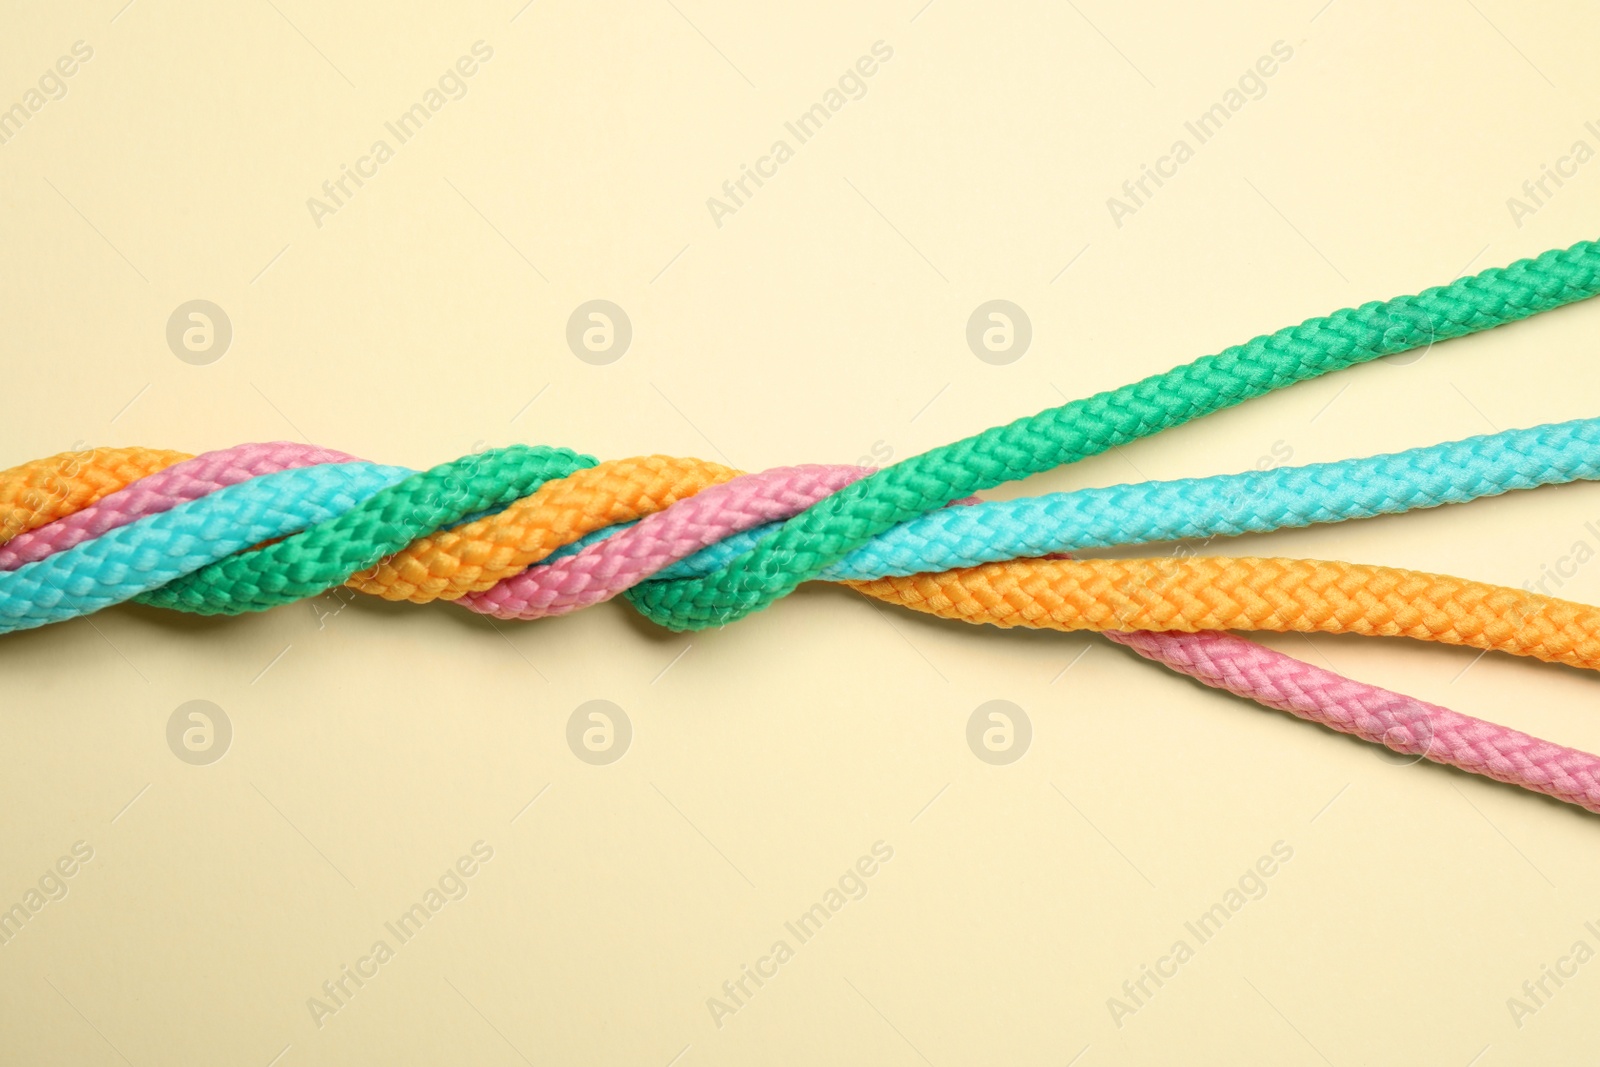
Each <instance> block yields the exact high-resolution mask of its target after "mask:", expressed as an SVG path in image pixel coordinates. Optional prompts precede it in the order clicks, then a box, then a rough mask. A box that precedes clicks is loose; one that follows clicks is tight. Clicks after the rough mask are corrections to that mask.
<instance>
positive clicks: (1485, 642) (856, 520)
mask: <svg viewBox="0 0 1600 1067" xmlns="http://www.w3.org/2000/svg"><path fill="white" fill-rule="evenodd" d="M1597 292H1600V247H1597V246H1596V245H1595V244H1593V243H1591V242H1583V243H1580V244H1578V245H1575V246H1573V247H1572V248H1570V249H1566V250H1563V251H1554V252H1548V253H1545V254H1544V255H1542V256H1540V257H1538V258H1537V259H1533V260H1524V261H1521V262H1519V263H1516V264H1513V265H1511V266H1510V267H1505V268H1493V269H1491V270H1488V271H1484V272H1483V273H1481V274H1479V275H1476V276H1474V277H1471V278H1464V279H1460V280H1458V281H1456V282H1454V283H1452V284H1450V285H1448V286H1443V287H1438V288H1435V289H1430V290H1427V291H1425V292H1423V293H1422V294H1420V295H1418V296H1413V297H1401V298H1398V299H1396V300H1391V301H1387V302H1382V303H1377V302H1375V303H1371V304H1367V305H1363V306H1362V307H1360V308H1356V309H1348V310H1345V311H1340V312H1336V313H1335V314H1333V315H1330V316H1326V317H1323V318H1317V319H1311V320H1308V321H1307V322H1305V323H1303V324H1301V325H1300V326H1298V327H1294V328H1292V329H1288V330H1283V331H1279V332H1278V333H1275V334H1271V335H1266V336H1263V337H1258V338H1256V339H1255V340H1253V341H1251V342H1248V343H1247V344H1245V345H1241V346H1236V347H1235V348H1231V349H1228V350H1226V351H1224V352H1222V353H1220V354H1218V355H1216V356H1208V357H1205V358H1203V359H1200V360H1197V361H1195V362H1193V363H1191V364H1188V365H1185V366H1182V367H1179V368H1176V369H1175V370H1172V371H1169V372H1167V373H1165V374H1160V375H1155V376H1153V377H1151V378H1148V379H1146V380H1145V381H1143V382H1139V383H1136V384H1134V385H1131V386H1126V387H1124V388H1122V389H1117V390H1112V391H1109V392H1105V393H1101V394H1098V395H1097V396H1094V397H1091V398H1088V399H1086V400H1081V401H1074V402H1072V403H1068V404H1066V405H1063V406H1061V407H1059V408H1055V409H1051V410H1049V411H1045V412H1042V413H1040V414H1038V415H1035V416H1031V417H1028V418H1024V419H1020V420H1018V421H1016V422H1014V423H1011V424H1010V425H1008V426H1003V427H997V428H995V429H992V430H989V431H986V432H984V433H982V434H979V435H976V436H974V437H971V438H968V439H966V440H964V441H960V442H956V443H955V444H952V445H947V446H944V447H942V448H939V449H935V450H933V451H932V452H929V453H926V454H924V455H922V456H918V457H915V458H913V459H911V460H908V461H905V462H903V463H900V464H897V465H896V466H894V467H891V468H888V469H886V470H883V471H878V472H868V471H865V470H863V469H860V468H840V467H802V468H785V469H781V470H778V471H772V472H767V473H766V474H764V475H753V476H744V477H740V476H739V472H736V471H732V470H730V469H728V468H726V467H721V466H718V465H716V464H710V463H706V462H704V461H701V460H693V459H677V458H673V457H666V456H647V457H642V458H637V459H631V460H619V461H611V462H607V463H597V462H596V461H595V460H594V459H592V458H590V457H587V456H581V455H578V454H577V453H574V452H570V451H568V450H566V449H556V448H544V447H537V448H536V447H528V446H512V447H510V448H505V449H496V450H491V451H490V452H486V453H484V454H482V455H477V456H472V457H467V458H464V459H462V460H458V461H455V462H453V463H447V464H444V465H441V466H439V467H436V468H433V469H432V470H430V471H427V472H424V473H420V474H419V473H416V472H413V471H409V470H406V469H405V468H399V467H385V466H380V465H376V464H371V463H365V462H362V461H358V460H354V459H353V458H352V457H349V456H346V455H344V454H342V453H334V452H328V451H324V450H317V449H312V448H303V447H301V446H289V445H281V444H280V445H262V446H243V447H241V448H240V449H234V450H224V451H223V452H220V453H209V454H207V455H206V456H201V457H189V456H187V455H186V454H184V453H178V452H166V451H156V450H146V449H95V450H90V451H87V452H81V453H63V454H62V455H60V456H56V457H51V458H50V459H47V460H41V461H36V462H34V463H29V464H24V465H22V466H21V467H18V468H14V469H13V470H11V471H9V472H5V473H4V474H0V630H4V629H22V628H26V627H29V626H37V625H42V624H44V623H47V622H52V621H58V620H60V619H64V618H70V617H73V616H74V615H81V614H87V613H88V612H91V611H94V610H98V609H99V608H100V607H103V606H106V605H107V604H110V603H115V602H117V601H119V600H125V599H128V598H130V597H132V598H136V599H138V600H140V601H142V602H145V603H149V604H155V605H159V606H164V607H171V608H177V609H180V610H186V611H193V612H198V613H203V614H210V613H237V612H241V611H253V610H263V609H265V608H269V607H272V606H275V605H278V604H282V603H287V602H290V601H293V600H296V599H300V598H302V597H306V596H311V595H315V594H317V593H320V592H322V591H323V590H324V589H326V588H328V587H329V586H331V585H333V584H336V583H338V582H340V581H344V582H345V583H346V584H348V585H350V586H352V587H353V588H356V589H358V590H361V591H363V592H368V593H372V594H375V595H378V596H382V597H385V598H388V599H408V600H412V601H415V602H426V601H428V600H432V599H439V598H443V599H459V600H462V601H463V603H464V604H465V605H466V606H468V607H471V608H473V609H474V610H478V611H484V612H489V613H493V614H510V615H516V616H518V617H534V616H537V615H540V614H553V613H558V612H561V611H568V610H573V609H575V608H576V607H581V606H583V605H585V604H589V603H594V602H596V601H598V600H603V599H605V598H606V597H608V596H612V595H615V594H616V593H617V592H619V591H624V590H625V591H626V592H627V595H628V596H629V598H630V599H631V600H632V601H633V603H634V604H635V606H636V607H638V608H639V609H640V610H641V611H642V612H643V613H644V614H646V615H647V616H648V617H650V618H652V619H655V620H656V621H658V622H660V623H661V624H663V625H666V626H670V627H673V628H679V629H692V628H700V627H704V626H710V625H719V624H722V623H725V622H728V621H731V620H733V619H736V618H739V617H741V616H742V615H744V614H748V613H749V612H750V611H753V610H756V609H758V608H760V607H762V606H765V605H766V604H767V603H770V602H771V601H772V600H774V599H776V598H778V597H781V596H783V595H785V594H786V593H787V592H788V591H790V590H792V589H793V588H794V587H795V586H797V585H798V584H799V583H800V582H802V581H804V580H806V579H808V578H810V577H814V576H817V575H828V576H830V577H835V578H839V579H843V580H844V581H845V583H846V584H847V585H850V586H852V587H854V588H856V589H858V590H859V591H861V592H864V593H866V594H867V595H870V596H874V597H877V598H879V599H881V600H885V601H887V602H891V603H896V604H901V605H903V606H906V607H910V608H913V609H915V610H920V611H925V612H930V613H933V614H937V615H941V616H945V617H949V618H958V619H962V620H965V621H969V622H989V623H994V624H996V625H1002V626H1011V625H1018V624H1025V625H1030V626H1040V627H1047V628H1055V629H1064V630H1066V629H1098V630H1103V631H1109V632H1110V635H1111V636H1112V637H1113V639H1114V640H1119V641H1122V642H1123V643H1126V644H1130V645H1131V646H1132V647H1134V648H1135V650H1136V651H1138V652H1139V653H1140V654H1141V655H1144V656H1147V657H1148V658H1153V659H1156V660H1158V661H1160V662H1162V663H1164V664H1166V665H1168V666H1169V667H1171V668H1172V669H1174V670H1178V671H1181V672H1183V673H1187V674H1189V675H1191V676H1193V677H1196V678H1198V679H1200V680H1201V681H1204V682H1206V684H1209V685H1215V686H1219V687H1222V688H1228V689H1230V690H1231V691H1234V692H1239V693H1241V694H1244V695H1249V696H1252V697H1253V698H1254V699H1257V700H1259V701H1260V702H1262V703H1264V704H1267V705H1268V706H1272V707H1279V708H1283V709H1284V710H1289V711H1291V712H1293V713H1295V714H1299V715H1302V716H1303V717H1308V718H1312V719H1315V720H1316V721H1319V722H1323V723H1325V724H1327V725H1329V726H1332V727H1333V728H1336V729H1341V730H1345V731H1346V732H1351V733H1355V734H1357V735H1359V736H1367V737H1369V738H1370V739H1375V740H1380V741H1382V742H1383V743H1387V744H1390V745H1391V747H1396V748H1397V749H1398V750H1400V751H1416V752H1417V753H1418V754H1424V755H1427V756H1428V757H1429V758H1433V759H1438V760H1440V761H1441V762H1449V763H1451V764H1452V765H1455V766H1461V767H1463V768H1464V769H1468V770H1474V772H1475V773H1486V774H1490V775H1491V776H1494V777H1499V778H1501V780H1505V781H1514V782H1516V783H1517V784H1521V785H1525V786H1527V787H1528V788H1534V789H1539V790H1541V791H1543V792H1547V793H1550V794H1551V795H1557V796H1561V797H1562V798H1563V799H1567V800H1571V801H1572V802H1574V803H1579V804H1583V805H1584V806H1586V807H1591V808H1593V806H1594V803H1595V793H1594V785H1595V765H1596V763H1597V762H1600V761H1596V758H1595V757H1592V756H1587V755H1585V754H1582V753H1574V752H1573V751H1572V750H1569V749H1562V748H1560V747H1559V746H1551V745H1547V743H1545V742H1540V741H1538V740H1537V739H1533V738H1528V737H1527V736H1526V735H1522V734H1517V733H1516V732H1515V731H1505V730H1502V729H1500V728H1498V727H1493V726H1491V725H1489V724H1485V723H1480V722H1478V721H1477V720H1473V719H1470V718H1468V717H1465V716H1458V715H1456V714H1455V713H1453V712H1448V711H1446V710H1445V709H1440V708H1436V707H1434V706H1432V705H1425V704H1422V703H1421V702H1417V701H1412V700H1410V698H1406V697H1402V696H1400V695H1398V694H1391V693H1387V692H1386V691H1384V690H1378V689H1375V688H1373V687H1369V686H1362V685H1361V684H1360V683H1355V682H1350V681H1348V680H1345V679H1340V678H1338V677H1337V676H1335V675H1327V673H1326V672H1317V670H1316V669H1315V668H1312V667H1310V666H1309V665H1306V664H1300V663H1298V661H1294V660H1292V659H1289V658H1288V657H1283V656H1281V655H1279V654H1277V653H1273V652H1271V651H1270V650H1266V649H1261V648H1259V647H1258V646H1254V645H1251V644H1249V643H1248V642H1244V641H1243V640H1242V639H1239V638H1234V637H1230V636H1227V635H1221V634H1216V633H1210V632H1199V633H1191V632H1188V631H1212V630H1217V629H1246V630H1248V629H1272V630H1300V631H1311V630H1319V631H1326V632H1355V633H1366V634H1375V635H1406V636H1411V637H1416V638H1421V639H1425V640H1436V641H1443V642H1446V643H1452V644H1465V645H1472V646H1474V647H1479V648H1484V649H1499V650H1503V651H1508V652H1512V653H1515V654H1518V655H1528V656H1535V657H1537V658H1541V659H1545V660H1548V661H1552V662H1557V663H1565V664H1570V665H1574V666H1581V667H1587V668H1600V609H1595V608H1591V607H1588V606H1586V605H1581V604H1573V603H1570V602H1566V601H1561V600H1557V599H1554V598H1550V597H1544V596H1539V595H1537V594H1532V593H1522V592H1519V591H1517V590H1511V589H1505V588H1500V587H1495V586H1489V585H1484V584H1481V583H1476V582H1470V581H1466V580H1462V579H1456V578H1448V577H1443V576H1438V575H1429V574H1423V573H1420V572H1415V571H1406V570H1400V569H1396V568H1385V567H1373V566H1363V565H1359V564H1350V563H1339V562H1321V561H1314V560H1280V559H1224V558H1189V559H1165V560H1163V559H1126V560H1105V559H1101V560H1070V559H1060V558H1055V559H1043V560H1041V559H1026V558H1010V557H1015V556H1019V555H1040V554H1053V553H1058V552H1061V551H1063V550H1065V549H1067V548H1075V547H1085V546H1100V547H1105V546H1113V545H1124V544H1139V543H1148V542H1150V541H1154V540H1171V539H1178V538H1190V537H1197V536H1203V537H1207V538H1209V537H1212V536H1219V535H1229V534H1234V533H1241V532H1247V531H1254V530H1270V529H1276V528H1281V527H1284V526H1294V525H1305V524H1307V523H1311V522H1324V521H1339V520H1342V519H1347V518H1355V517H1366V516H1369V515H1375V514H1383V513H1389V512H1395V511H1404V510H1409V509H1411V508H1414V507H1432V506H1437V505H1439V504H1444V503H1453V502H1459V501H1463V500H1469V499H1474V498H1476V497H1479V496H1484V495H1491V494H1493V493H1499V492H1506V491H1509V490H1511V489H1520V488H1529V487H1532V486H1535V485H1540V484H1550V483H1552V482H1557V481H1570V480H1574V479H1577V478H1592V477H1595V476H1596V471H1597V469H1600V464H1597V459H1600V455H1597V450H1600V440H1597V427H1596V424H1595V421H1594V420H1580V421H1579V422H1574V423H1567V424H1561V425H1559V426H1551V427H1540V428H1536V429H1534V430H1527V431H1512V432H1510V433H1508V434H1497V435H1494V436H1492V437H1485V438H1473V439H1470V440H1468V441H1465V442H1456V443H1454V444H1452V445H1445V446H1436V447H1435V448H1432V449H1414V450H1411V451H1410V452H1405V453H1397V454H1394V455H1391V456H1380V457H1374V458H1372V459H1369V460H1364V461H1352V462H1349V463H1344V464H1321V465H1316V466H1314V467H1305V468H1296V469H1292V470H1289V471H1282V472H1279V471H1274V472H1266V473H1265V474H1257V473H1250V474H1245V475H1235V476H1229V477H1227V478H1211V479H1187V480H1183V481H1179V482H1167V483H1149V484H1146V485H1142V486H1117V487H1113V488H1111V489H1107V490H1087V491H1083V492H1080V493H1077V494H1053V495H1052V496H1049V497H1045V498H1041V499H1038V500H1032V501H1013V502H1007V503H1004V504H984V503H979V502H975V501H972V500H971V499H970V495H971V493H973V492H974V491H977V490H981V489H984V488H990V487H993V486H995V485H999V484H1001V483H1003V482H1005V481H1008V480H1012V479H1016V478H1021V477H1026V476H1028V475H1030V474H1034V473H1038V472H1040V471H1042V470H1046V469H1050V468H1052V467H1055V466H1059V465H1061V464H1063V463H1068V462H1073V461H1075V460H1077V459H1081V458H1084V457H1086V456H1089V455H1094V454H1097V453H1099V452H1102V451H1105V450H1106V449H1108V448H1111V447H1114V446H1116V445H1119V444H1123V443H1127V442H1130V441H1133V440H1136V439H1138V438H1140V437H1143V436H1147V435H1149V434H1152V433H1156V432H1159V431H1161V430H1163V429H1166V428H1169V427H1171V426H1176V425H1179V424H1181V423H1183V422H1186V421H1188V420H1190V419H1193V418H1196V417H1199V416H1201V415H1204V414H1207V413H1209V412H1213V411H1217V410H1220V409H1222V408H1225V407H1228V406H1231V405H1233V404H1236V403H1239V402H1241V401H1243V400H1245V399H1248V398H1250V397H1254V396H1259V395H1262V394H1264V393H1266V392H1269V391H1271V390H1273V389H1277V388H1280V387H1282V386H1285V385H1289V384H1292V383H1294V382H1296V381H1303V380H1306V379H1308V378H1311V377H1315V376H1317V375H1320V374H1323V373H1326V372H1328V371H1330V370H1334V369H1338V368H1340V367H1344V366H1350V365H1353V364H1355V363H1360V362H1364V361H1366V360H1370V359H1373V358H1375V357H1377V356H1381V355H1385V354H1392V353H1397V352H1403V351H1407V350H1409V349H1412V348H1416V347H1419V346H1421V345H1425V344H1431V343H1433V342H1435V341H1439V340H1446V339H1449V338H1452V337H1459V336H1462V335H1465V334H1468V333H1472V332H1476V331H1478V330H1482V329H1486V328H1489V327H1492V326H1496V325H1500V324H1503V323H1506V322H1512V321H1515V320H1517V319H1521V318H1524V317H1526V316H1528V315H1531V314H1534V313H1537V312H1539V311H1544V310H1549V309H1551V308H1554V307H1558V306H1561V305H1562V304H1566V303H1570V302H1572V301H1575V300H1579V299H1584V298H1586V297H1588V296H1592V295H1595V294H1596V293H1597ZM951 503H961V504H964V505H967V506H964V507H957V508H949V509H945V506H946V505H949V504H951ZM279 538H281V540H279ZM697 553H698V555H696V554H697ZM691 556H693V557H694V559H692V560H690V559H689V557H691ZM686 560H688V562H685V561H686ZM541 564H542V565H541ZM667 568H674V569H672V570H667ZM652 576H654V577H652ZM1130 628H1137V629H1139V630H1147V631H1164V632H1160V633H1125V632H1123V631H1125V630H1128V629H1130ZM1380 726H1381V727H1382V732H1381V733H1378V732H1376V731H1377V730H1378V727H1380ZM1423 733H1426V738H1425V739H1424V738H1423ZM1391 735H1393V736H1391ZM1441 739H1442V740H1441ZM1435 742H1438V743H1439V747H1438V748H1435Z"/></svg>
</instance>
